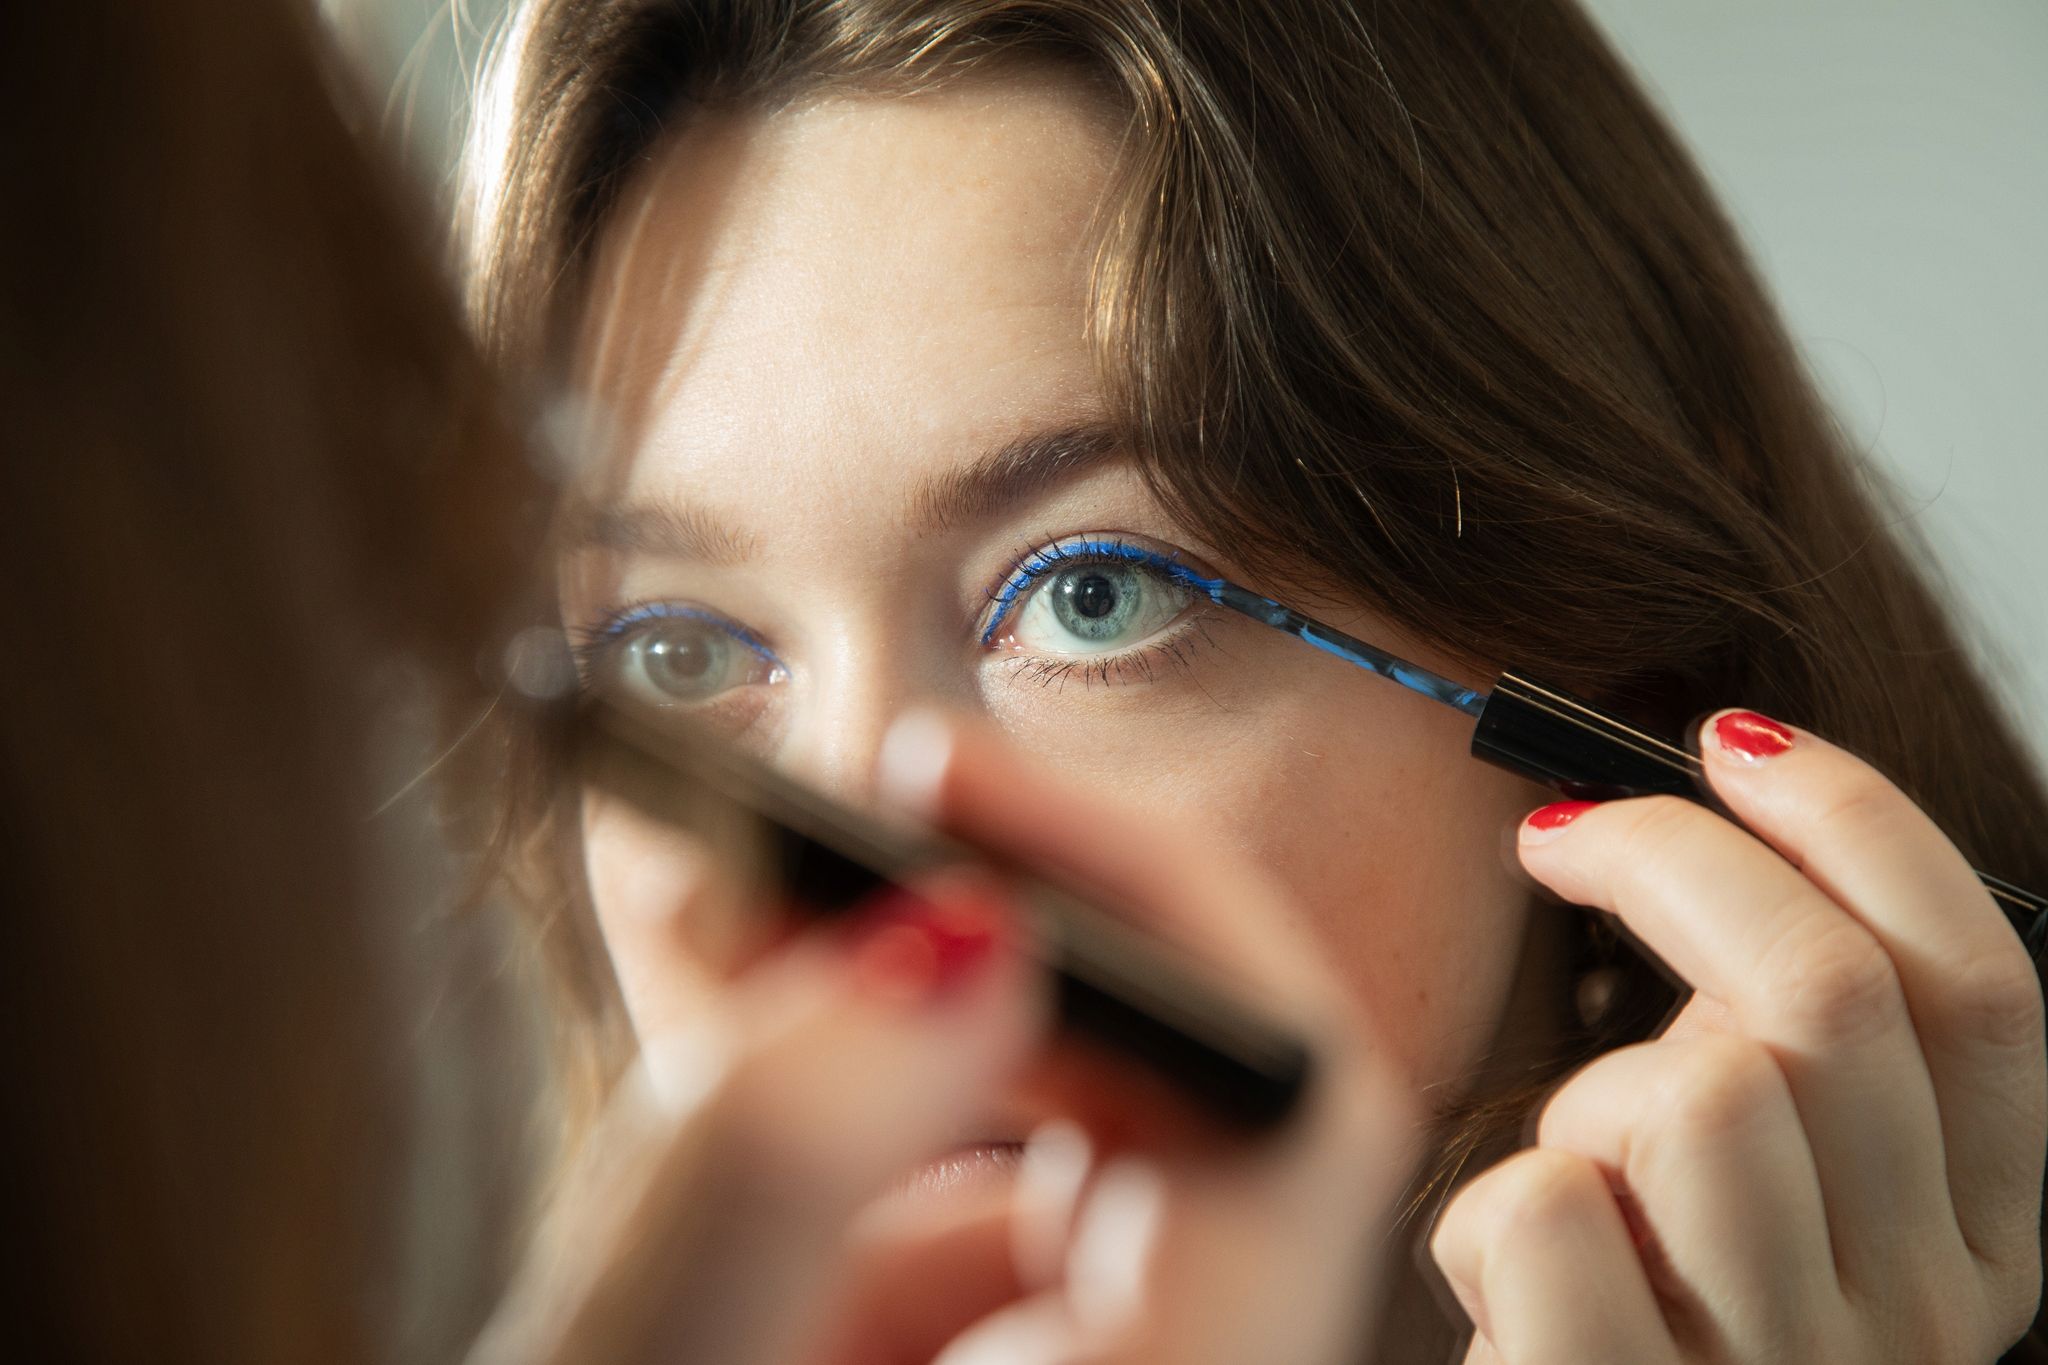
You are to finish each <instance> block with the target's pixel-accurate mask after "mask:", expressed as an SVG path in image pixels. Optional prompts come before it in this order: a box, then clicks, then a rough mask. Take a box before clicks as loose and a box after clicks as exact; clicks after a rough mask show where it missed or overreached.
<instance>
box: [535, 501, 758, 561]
mask: <svg viewBox="0 0 2048 1365" xmlns="http://www.w3.org/2000/svg"><path fill="white" fill-rule="evenodd" d="M562 543H563V544H564V545H565V546H566V547H567V548H568V549H570V550H614V551H624V552H627V553H632V554H641V555H647V556H649V557H650V558H659V559H680V560H690V561H695V562H697V563H702V564H713V565H719V566H727V565H733V564H740V563H744V562H745V561H747V560H749V559H751V558H753V557H754V555H755V553H756V552H757V550H758V549H759V546H758V545H757V544H756V543H755V541H754V538H753V537H752V536H749V535H746V534H745V533H743V532H741V531H739V530H738V529H737V528H735V527H733V526H732V525H730V524H729V523H728V522H727V521H726V520H725V519H724V518H723V517H721V516H719V515H718V514H717V513H715V512H712V511H710V510H708V509H706V508H702V507H696V506H692V505H691V504H688V503H680V502H673V501H670V500H668V499H656V500H650V501H646V502H630V503H623V504H619V505H617V506H610V507H599V506H592V505H590V504H584V505H582V506H580V507H577V508H575V509H573V510H571V511H570V512H569V514H568V516H567V518H566V519H565V525H564V528H563V531H562Z"/></svg>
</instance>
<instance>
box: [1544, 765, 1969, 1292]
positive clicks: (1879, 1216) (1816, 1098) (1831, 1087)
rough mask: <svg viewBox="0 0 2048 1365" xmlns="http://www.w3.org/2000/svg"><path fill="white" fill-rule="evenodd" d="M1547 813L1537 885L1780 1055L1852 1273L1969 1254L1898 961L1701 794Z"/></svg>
mask: <svg viewBox="0 0 2048 1365" xmlns="http://www.w3.org/2000/svg"><path fill="white" fill-rule="evenodd" d="M1545 809H1546V810H1550V811H1555V810H1556V809H1557V808H1556V807H1546V808H1545ZM1552 818H1553V819H1554V817H1552ZM1544 823H1545V817H1544V815H1543V813H1542V812H1538V814H1537V815H1536V816H1532V817H1531V819H1530V820H1527V821H1524V822H1523V825H1522V833H1521V850H1522V861H1523V865H1524V866H1525V867H1527V868H1528V869H1529V871H1530V873H1531V874H1532V875H1534V876H1535V877H1536V878H1537V880H1539V881H1541V882H1543V883H1544V884H1545V885H1547V886H1549V887H1551V888H1552V889H1553V890H1555V891H1557V892H1558V893H1559V894H1560V895H1562V896H1564V897H1565V898H1566V899H1568V900H1572V901H1575V902H1577V903H1579V904H1582V905H1594V906H1598V907H1600V908H1602V909H1606V910H1611V911H1613V912H1614V913H1616V914H1618V915H1619V916H1620V917H1621V918H1622V920H1623V921H1624V922H1625V923H1627V925H1628V926H1629V928H1630V929H1632V930H1633V931H1634V932H1635V933H1636V934H1637V935H1638V936H1639V937H1640V938H1641V939H1642V940H1643V941H1644V942H1645V943H1646V944H1648V945H1649V947H1650V948H1651V949H1652V950H1654V951H1655V952H1656V953H1657V954H1658V955H1659V956H1661V957H1662V958H1663V959H1664V960H1665V962H1667V963H1669V964H1670V966H1671V967H1672V968H1673V970H1675V971H1677V972H1678V973H1679V975H1681V976H1683V977H1684V978H1685V979H1686V980H1688V981H1690V982H1691V983H1693V985H1695V986H1696V987H1698V988H1699V989H1700V990H1703V991H1705V992H1707V993H1708V994H1709V995H1711V996H1713V997H1715V998H1717V999H1719V1000H1720V1001H1722V1002H1723V1003H1724V1004H1726V1005H1727V1006H1728V1008H1729V1010H1730V1011H1731V1012H1732V1013H1733V1015H1734V1016H1735V1019H1736V1021H1737V1023H1738V1024H1739V1026H1740V1028H1741V1030H1742V1032H1743V1033H1745V1034H1747V1035H1748V1036H1749V1037H1752V1038H1755V1039H1757V1040H1758V1041H1759V1042H1762V1043H1764V1044H1765V1045H1766V1046H1768V1047H1769V1048H1770V1049H1771V1051H1772V1054H1773V1055H1774V1056H1775V1058H1776V1059H1777V1062H1778V1065H1779V1067H1780V1069H1781V1070H1782V1071H1783V1072H1784V1075H1785V1079H1786V1081H1787V1083H1788V1084H1789V1085H1790V1087H1791V1092H1792V1099H1793V1103H1794V1104H1795V1105H1796V1106H1797V1107H1798V1110H1799V1118H1800V1124H1801V1126H1802V1127H1803V1128H1804V1129H1805V1132H1806V1137H1807V1142H1808V1144H1809V1145H1810V1146H1811V1148H1812V1150H1813V1154H1814V1164H1815V1168H1816V1170H1817V1171H1818V1172H1819V1175H1820V1183H1821V1195H1822V1199H1823V1201H1824V1203H1825V1205H1826V1208H1827V1221H1828V1239H1829V1243H1830V1245H1831V1246H1832V1247H1833V1248H1834V1252H1835V1260H1836V1266H1837V1269H1838V1270H1839V1271H1840V1272H1841V1275H1842V1277H1843V1279H1844V1282H1845V1283H1846V1284H1849V1285H1860V1286H1865V1287H1870V1288H1873V1289H1875V1288H1877V1287H1880V1286H1884V1285H1888V1284H1894V1283H1899V1282H1900V1281H1898V1280H1897V1279H1895V1277H1896V1276H1898V1275H1901V1274H1908V1273H1912V1270H1913V1263H1914V1262H1915V1261H1916V1260H1917V1259H1919V1258H1924V1257H1925V1256H1926V1255H1929V1254H1936V1253H1939V1254H1947V1253H1948V1251H1949V1247H1948V1245H1947V1242H1953V1243H1954V1249H1955V1251H1956V1253H1957V1254H1961V1251H1960V1249H1961V1243H1960V1238H1959V1237H1958V1236H1957V1235H1956V1234H1955V1232H1954V1226H1955V1222H1954V1219H1955V1214H1954V1210H1953V1208H1952V1206H1951V1205H1950V1203H1949V1197H1948V1181H1947V1177H1946V1173H1945V1172H1944V1171H1943V1170H1942V1169H1941V1165H1940V1162H1939V1160H1938V1158H1932V1159H1931V1157H1930V1154H1938V1153H1939V1152H1940V1151H1941V1140H1942V1139H1941V1126H1940V1121H1939V1117H1938V1115H1937V1114H1936V1111H1935V1101H1934V1090H1933V1085H1932V1082H1931V1081H1930V1080H1929V1078H1928V1075H1927V1067H1926V1063H1925V1061H1924V1059H1923V1058H1922V1057H1921V1054H1920V1047H1919V1043H1918V1040H1917V1039H1916V1038H1915V1037H1914V1034H1913V1028H1912V1020H1911V1018H1910V1016H1909V1015H1908V1014H1907V1010H1906V1003H1905V997H1904V995H1903V993H1902V992H1901V991H1900V988H1899V983H1898V978H1897V975H1896V973H1895V972H1894V971H1893V969H1892V965H1891V959H1890V958H1889V957H1888V956H1887V955H1886V954H1885V951H1884V949H1883V947H1882V946H1881V945H1880V944H1879V943H1878V942H1877V940H1876V939H1875V938H1874V937H1872V936H1871V934H1870V932H1869V931H1868V930H1866V929H1865V928H1864V927H1863V926H1862V925H1860V924H1858V923H1857V922H1856V920H1855V919H1854V918H1852V917H1851V916H1850V915H1849V914H1848V913H1847V912H1846V911H1844V910H1843V909H1842V908H1841V907H1840V906H1838V905H1836V904H1835V903H1834V902H1833V901H1831V900H1830V899H1828V898H1827V897H1826V896H1825V895H1823V894H1822V893H1821V891H1820V889H1819V888H1818V887H1816V886H1815V885H1814V884H1813V883H1812V882H1810V881H1808V880H1807V879H1806V878H1805V877H1803V876H1801V875H1800V874H1799V872H1798V870H1797V869H1795V868H1794V867H1792V865H1791V864H1789V863H1787V862H1786V861H1785V860H1784V859H1783V858H1780V857H1779V856H1778V855H1777V854H1776V853H1774V852H1772V851H1771V850H1770V849H1769V848H1767V847H1765V846H1764V845H1763V844H1762V843H1761V842H1760V841H1758V840H1757V839H1756V838H1754V837H1753V836H1751V835H1749V834H1747V833H1745V832H1744V831H1742V830H1741V829H1738V828H1737V827H1736V826H1735V825H1733V824H1731V823H1729V822H1728V821H1727V820H1725V819H1723V818H1722V817H1721V816H1719V815H1716V814H1714V813H1713V812H1712V811H1709V810H1706V809H1704V808H1703V807H1700V806H1697V805H1694V804H1693V803H1691V802H1689V801H1681V800H1678V799H1677V798H1675V797H1650V798H1644V799H1640V800H1631V801H1617V802H1613V803H1610V804H1608V805H1603V806H1597V807H1593V808H1590V809H1585V810H1583V811H1581V813H1579V814H1578V815H1577V816H1576V818H1573V819H1571V820H1569V821H1568V822H1567V823H1565V824H1564V825H1562V826H1561V827H1559V826H1556V825H1552V827H1551V828H1549V829H1545V828H1543V825H1544ZM1944 1239H1946V1241H1945V1240H1944Z"/></svg>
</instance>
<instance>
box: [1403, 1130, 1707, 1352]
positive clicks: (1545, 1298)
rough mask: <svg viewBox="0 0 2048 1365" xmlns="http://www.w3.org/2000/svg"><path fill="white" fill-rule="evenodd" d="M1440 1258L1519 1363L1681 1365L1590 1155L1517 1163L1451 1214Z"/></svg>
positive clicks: (1542, 1152) (1439, 1237)
mask: <svg viewBox="0 0 2048 1365" xmlns="http://www.w3.org/2000/svg"><path fill="white" fill-rule="evenodd" d="M1430 1253H1431V1254H1432V1255H1433V1256H1434V1257H1435V1258H1436V1263H1437V1265H1438V1267H1439V1268H1441V1269H1442V1271H1443V1273H1444V1278H1445V1279H1446V1280H1447V1281H1448V1282H1449V1284H1450V1286H1451V1291H1452V1292H1453V1293H1454V1294H1456V1295H1457V1297H1458V1301H1459V1302H1460V1303H1461V1304H1463V1305H1464V1306H1465V1311H1466V1312H1467V1313H1468V1314H1469V1315H1470V1316H1471V1318H1472V1323H1473V1326H1474V1327H1475V1328H1476V1329H1477V1330H1478V1331H1479V1333H1480V1335H1482V1336H1483V1337H1484V1338H1485V1339H1486V1341H1487V1342H1488V1343H1489V1344H1490V1345H1491V1346H1492V1347H1493V1348H1494V1349H1495V1350H1497V1351H1498V1352H1499V1354H1500V1356H1501V1358H1502V1359H1504V1360H1507V1361H1511V1362H1513V1365H1579V1363H1580V1362H1583V1361H1589V1360H1615V1361H1623V1360H1625V1361H1629V1362H1631V1363H1632V1365H1635V1363H1636V1362H1640V1363H1641V1365H1659V1362H1667V1361H1668V1362H1673V1363H1674V1365H1675V1362H1676V1361H1677V1360H1678V1349H1677V1346H1676V1345H1675V1343H1674V1342H1673V1341H1672V1339H1671V1334H1670V1332H1669V1331H1668V1330H1667V1329H1666V1327H1665V1324H1664V1315H1663V1311H1662V1309H1661V1308H1660V1307H1659V1306H1658V1303H1657V1298H1656V1295H1655V1294H1654V1293H1652V1291H1651V1288H1650V1281H1649V1277H1648V1276H1647V1274H1646V1273H1645V1272H1644V1269H1643V1265H1642V1261H1641V1259H1640V1258H1639V1257H1638V1256H1637V1254H1636V1248H1635V1243H1634V1241H1633V1240H1632V1239H1631V1237H1630V1235H1629V1230H1628V1225H1627V1223H1626V1222H1625V1221H1624V1220H1623V1218H1622V1215H1621V1210H1620V1209H1619V1208H1618V1207H1617V1206H1616V1204H1615V1201H1614V1195H1613V1193H1612V1191H1611V1190H1610V1189H1609V1188H1608V1184H1607V1179H1606V1177H1605V1176H1604V1175H1602V1174H1601V1172H1600V1170H1599V1168H1598V1167H1597V1166H1595V1165H1594V1164H1593V1163H1592V1162H1591V1161H1589V1160H1587V1159H1586V1158H1585V1157H1582V1156H1578V1155H1576V1154H1574V1153H1570V1152H1560V1151H1554V1150H1549V1149H1545V1148H1540V1147H1539V1148H1532V1149H1530V1150H1528V1151H1523V1152H1518V1153H1516V1154H1515V1155H1514V1156H1511V1157H1509V1158H1508V1159H1507V1160H1506V1161H1503V1162H1502V1163H1501V1164H1500V1165H1498V1166H1495V1167H1494V1168H1493V1169H1491V1170H1489V1171H1487V1172H1486V1173H1485V1174H1483V1175H1481V1176H1480V1177H1479V1178H1478V1179H1476V1180H1474V1181H1473V1182H1472V1183H1471V1184H1470V1185H1468V1186H1466V1187H1465V1189H1464V1190H1462V1191H1461V1192H1460V1193H1459V1194H1458V1196H1457V1197H1456V1198H1454V1199H1453V1200H1452V1201H1451V1202H1450V1204H1449V1205H1447V1206H1446V1207H1445V1209H1444V1211H1443V1213H1442V1215H1441V1216H1440V1217H1439V1218H1438V1219H1437V1225H1436V1231H1435V1233H1434V1235H1432V1237H1431V1238H1430ZM1482 1358H1483V1357H1482Z"/></svg>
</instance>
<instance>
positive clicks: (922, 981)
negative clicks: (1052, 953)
mask: <svg viewBox="0 0 2048 1365" xmlns="http://www.w3.org/2000/svg"><path fill="white" fill-rule="evenodd" d="M1040 986H1041V983H1039V982H1038V981H1036V980H1035V979H1034V978H1033V976H1032V975H1031V974H1030V972H1029V971H1028V970H1027V968H1026V966H1025V964H1024V963H1023V962H1022V960H1021V958H1020V956H1019V955H1018V954H1017V953H1015V952H1014V951H1013V950H1011V949H1009V948H1008V947H1007V946H1006V945H1005V939H1004V935H1003V930H1002V928H1001V924H1000V921H999V920H998V919H996V918H995V916H994V915H993V913H992V912H991V911H990V910H989V909H988V908H987V907H986V906H983V905H976V904H974V903H972V902H969V901H965V900H962V899H960V898H958V897H954V898H951V899H948V900H946V901H944V902H943V903H937V904H932V903H927V904H924V905H922V906H905V905H901V904H899V905H897V906H895V907H893V908H892V909H890V910H889V911H888V912H886V913H882V914H877V915H869V916H867V917H864V919H863V920H862V922H861V923H860V924H859V925H858V926H850V927H849V930H848V931H847V932H846V933H843V934H834V935H829V936H828V935H819V936H814V937H813V938H811V939H810V940H807V941H805V942H803V943H800V944H798V945H795V946H793V947H792V948H791V949H790V950H788V951H787V952H786V954H785V955H784V956H783V957H781V958H779V959H776V960H773V961H771V962H769V963H766V964H763V965H762V966H761V967H760V968H759V969H757V971H756V973H755V974H754V975H753V976H751V977H750V978H748V979H747V980H746V981H744V982H743V983H742V984H741V985H740V986H739V987H738V988H737V989H736V990H735V991H734V993H733V994H732V996H731V997H730V998H729V1000H728V1002H727V1006H726V1008H725V1009H723V1010H722V1011H721V1013H720V1014H719V1015H718V1016H717V1017H715V1018H706V1019H704V1020H703V1021H702V1022H701V1023H700V1024H698V1025H697V1026H695V1027H694V1028H693V1029H691V1030H690V1031H688V1032H686V1033H679V1034H676V1035H672V1036H669V1037H664V1038H661V1039H655V1040H650V1042H649V1043H648V1045H647V1047H646V1048H645V1049H644V1052H643V1057H642V1060H641V1062H640V1063H639V1065H638V1066H637V1067H636V1070H635V1072H634V1074H633V1075H632V1076H631V1077H629V1078H628V1081H627V1083H626V1084H625V1086H623V1087H622V1090H621V1094H620V1098H619V1100H618V1102H617V1105H616V1106H615V1108H614V1110H613V1112H612V1113H611V1114H609V1115H608V1116H607V1119H606V1122H605V1123H604V1124H603V1125H602V1126H601V1128H600V1130H599V1133H598V1134H597V1136H596V1137H595V1138H594V1139H593V1141H592V1143H591V1144H590V1147H589V1150H588V1151H586V1152H585V1153H584V1154H583V1157H582V1159H581V1161H580V1162H579V1170H578V1171H577V1173H576V1174H575V1176H574V1177H573V1178H572V1179H571V1181H570V1182H569V1183H568V1185H567V1187H566V1188H565V1191H564V1193H563V1197H562V1199H561V1200H560V1201H559V1202H558V1205H557V1210H556V1212H555V1214H554V1216H553V1217H552V1218H551V1220H550V1223H549V1225H548V1227H547V1228H546V1229H545V1230H544V1233H543V1236H542V1238H541V1239H540V1243H539V1245H538V1246H537V1248H536V1252H535V1254H534V1255H533V1256H532V1257H530V1258H529V1260H528V1262H527V1265H526V1267H525V1268H524V1269H523V1270H522V1272H521V1274H520V1276H519V1277H518V1279H517V1281H516V1282H515V1286H514V1290H513V1293H512V1294H510V1295H508V1298H507V1306H506V1309H505V1310H504V1311H503V1312H501V1314H500V1316H499V1318H498V1319H497V1320H496V1321H495V1322H494V1324H493V1327H492V1329H491V1331H490V1332H489V1333H488V1334H487V1336H486V1338H485V1341H484V1343H483V1344H482V1345H481V1346H480V1347H479V1350H478V1352H477V1355H476V1357H475V1358H476V1359H478V1360H482V1361H491V1362H537V1361H555V1360H568V1359H571V1358H574V1359H621V1360H624V1359H634V1360H638V1359H648V1358H650V1357H651V1356H653V1355H656V1354H661V1355H664V1356H665V1357H666V1358H673V1359H689V1360H717V1361H720V1362H753V1361H767V1360H777V1361H781V1360H787V1359H789V1358H790V1357H791V1354H792V1352H793V1351H794V1349H795V1348H796V1347H797V1346H798V1345H799V1344H800V1343H802V1342H803V1341H805V1340H806V1339H808V1338H809V1337H810V1336H811V1335H812V1334H813V1333H815V1332H816V1331H817V1330H818V1329H819V1328H820V1327H821V1325H822V1324H821V1323H820V1322H819V1321H818V1320H817V1318H816V1309H817V1308H819V1307H821V1306H822V1305H823V1304H824V1303H825V1302H826V1301H827V1299H828V1293H827V1291H828V1289H829V1288H830V1286H831V1284H832V1282H833V1279H834V1276H835V1273H836V1269H837V1266H838V1262H839V1257H840V1254H841V1245H842V1242H843V1240H844V1238H845V1236H846V1233H847V1229H848V1226H849V1224H850V1223H851V1221H852V1219H853V1217H854V1215H855V1213H856V1211H858V1210H859V1209H860V1208H861V1207H862V1206H863V1205H864V1204H866V1203H867V1202H868V1201H870V1200H871V1199H872V1198H873V1197H874V1196H875V1195H876V1194H878V1193H879V1192H881V1191H882V1190H883V1189H884V1188H886V1187H887V1186H888V1185H889V1183H890V1182H891V1181H892V1180H894V1179H895V1178H896V1177H898V1176H900V1174H901V1173H902V1172H903V1171H904V1170H905V1169H906V1168H907V1167H909V1166H910V1165H911V1164H912V1163H913V1162H915V1161H918V1160H920V1159H923V1158H926V1157H929V1156H931V1155H933V1154H934V1153H936V1152H938V1151H941V1150H944V1149H945V1148H946V1147H948V1146H950V1145H951V1144H952V1143H953V1142H955V1141H957V1140H958V1136H959V1133H960V1132H961V1131H963V1130H964V1129H965V1128H966V1126H967V1125H968V1123H969V1122H970V1121H971V1120H972V1118H973V1117H974V1116H975V1115H976V1113H977V1112H979V1111H981V1110H982V1109H984V1108H985V1107H986V1106H987V1105H988V1103H989V1102H990V1099H991V1097H992V1095H993V1092H994V1090H995V1088H996V1087H998V1086H999V1085H1000V1084H1001V1083H1002V1082H1003V1080H1004V1078H1005V1077H1006V1076H1007V1075H1008V1074H1009V1073H1010V1072H1012V1071H1013V1070H1014V1069H1015V1068H1016V1066H1017V1065H1018V1064H1019V1063H1020V1062H1021V1060H1022V1058H1023V1056H1024V1055H1025V1053H1026V1052H1027V1050H1028V1048H1029V1046H1030V1044H1031V1043H1032V1041H1033V1039H1034V1037H1035V1035H1036V1033H1037V1032H1038V1030H1039V1029H1040V1028H1041V1027H1042V1024H1041V1019H1042V1014H1043V1008H1044V1005H1043V1001H1042V1000H1040V999H1039V998H1038V992H1039V989H1040Z"/></svg>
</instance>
